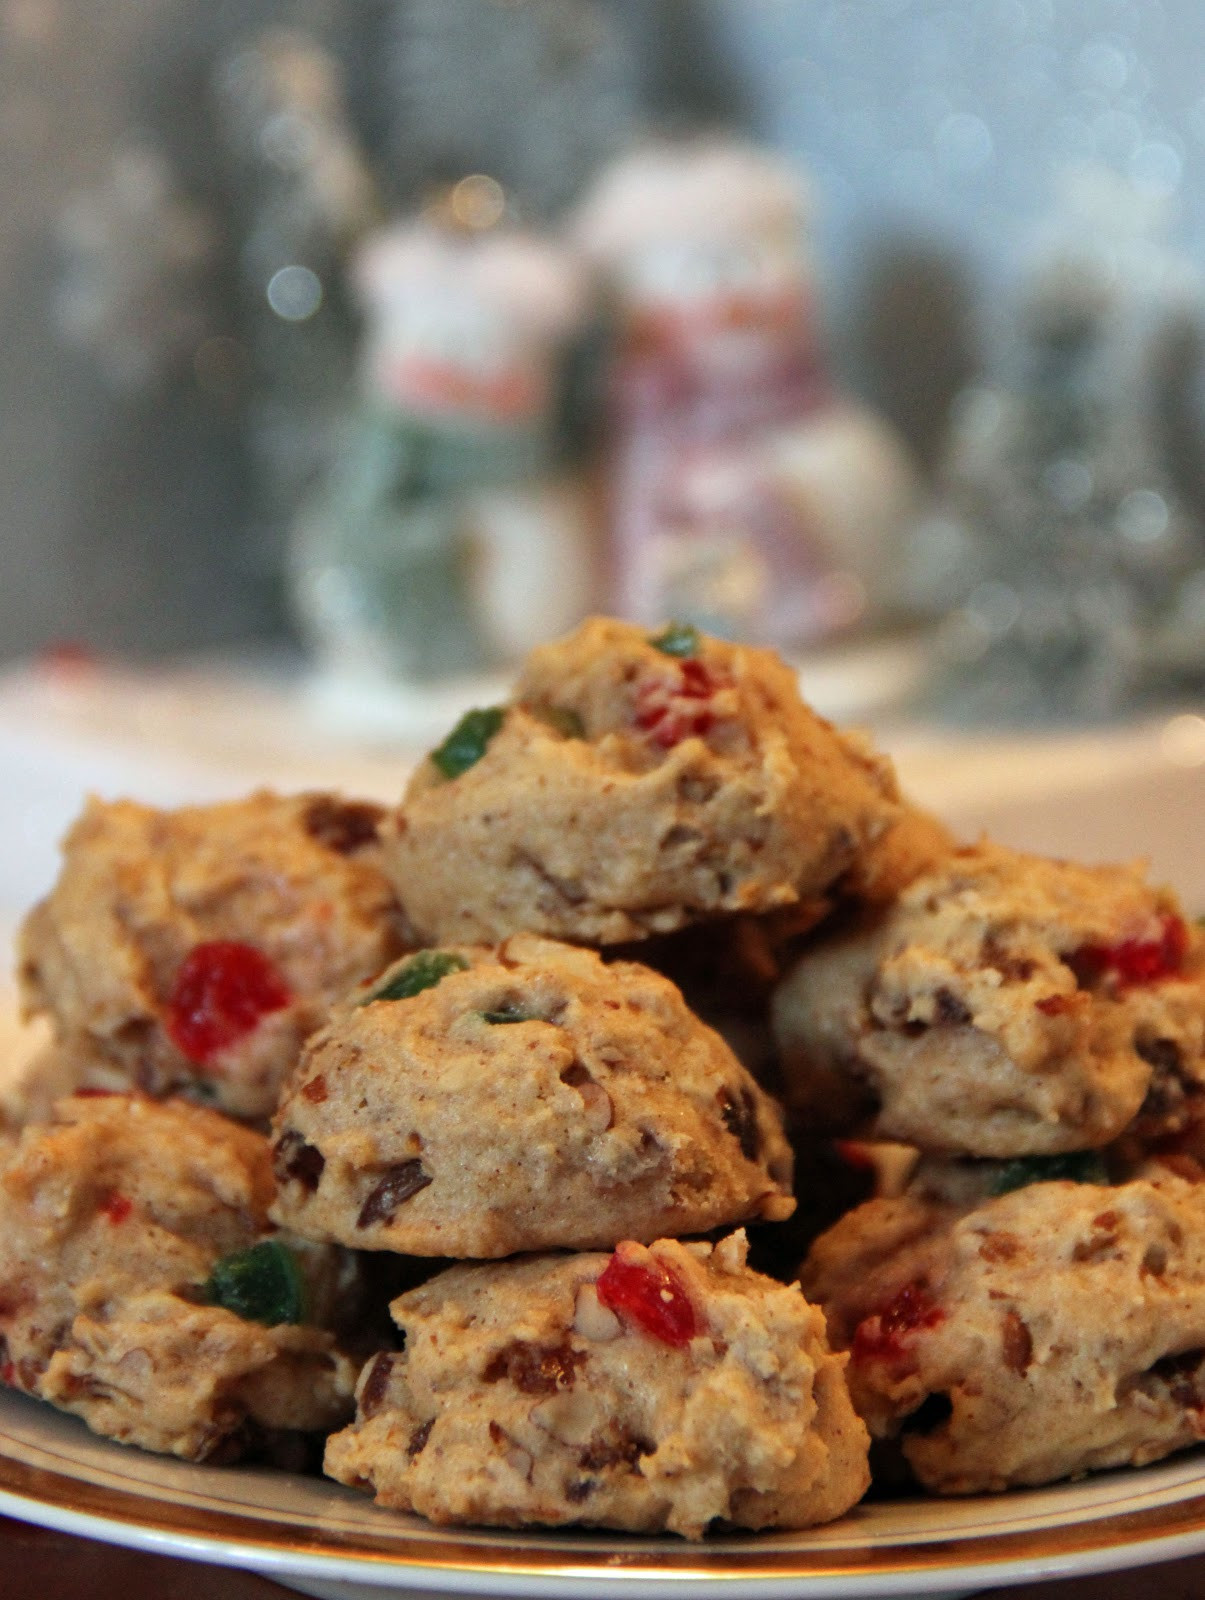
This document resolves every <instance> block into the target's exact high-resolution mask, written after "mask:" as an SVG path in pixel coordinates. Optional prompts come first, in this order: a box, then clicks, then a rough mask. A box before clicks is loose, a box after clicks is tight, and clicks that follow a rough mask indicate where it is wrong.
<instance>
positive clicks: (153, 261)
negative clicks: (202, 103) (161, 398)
mask: <svg viewBox="0 0 1205 1600" xmlns="http://www.w3.org/2000/svg"><path fill="white" fill-rule="evenodd" d="M217 242H218V241H217V228H216V225H215V223H214V221H213V219H212V217H211V216H210V215H209V213H208V212H207V211H206V210H205V209H204V208H202V207H201V206H199V205H197V204H195V203H193V202H192V201H190V200H187V199H185V198H184V197H183V196H182V195H181V194H180V193H179V192H178V190H177V188H176V186H175V182H174V179H173V176H172V173H171V170H170V168H169V166H168V164H167V162H166V161H165V160H164V158H163V157H162V155H161V154H160V153H159V152H158V151H157V150H154V149H152V148H150V147H149V146H146V145H144V144H139V143H134V142H130V143H126V144H123V145H121V146H120V147H119V148H118V149H117V150H115V151H114V153H113V156H112V159H111V161H110V163H109V168H108V171H107V172H106V174H105V176H104V178H103V179H102V180H101V182H100V183H99V184H98V185H97V186H96V187H95V188H93V189H90V190H88V191H86V192H84V193H82V194H79V195H76V196H75V197H74V198H73V199H72V200H70V201H69V202H68V203H67V205H66V206H65V207H64V209H63V211H62V213H61V215H60V217H59V222H58V245H59V250H60V256H61V261H62V268H61V272H60V276H59V278H58V281H57V283H56V287H55V295H54V314H55V319H56V323H57V325H58V329H59V332H60V334H61V335H62V337H63V338H64V339H65V340H66V341H67V342H68V343H70V344H73V345H76V346H77V347H79V348H81V349H83V350H86V351H87V352H88V354H89V355H90V356H91V357H92V358H93V360H95V362H96V363H97V365H98V367H99V368H100V370H101V372H102V373H103V375H104V377H105V378H106V379H107V381H108V382H109V383H110V384H111V385H112V386H113V387H114V388H116V389H120V390H124V391H127V392H133V391H135V390H139V389H149V388H154V387H156V386H158V385H159V384H161V383H162V382H164V381H165V380H166V379H167V378H168V377H169V375H170V374H171V373H172V372H174V371H176V370H178V369H179V368H180V367H181V366H182V365H183V364H184V363H186V362H187V361H189V360H190V359H191V357H192V355H193V352H194V350H195V349H196V347H197V344H198V342H199V341H200V340H201V339H202V337H203V336H204V334H205V332H206V330H207V327H208V324H209V318H210V311H211V307H210V294H211V287H212V285H211V278H212V269H213V265H214V258H215V255H216V250H217Z"/></svg>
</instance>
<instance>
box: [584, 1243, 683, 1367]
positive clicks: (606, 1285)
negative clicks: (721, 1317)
mask: <svg viewBox="0 0 1205 1600" xmlns="http://www.w3.org/2000/svg"><path fill="white" fill-rule="evenodd" d="M594 1289H595V1293H596V1294H597V1295H598V1298H599V1300H600V1301H601V1303H602V1304H603V1305H604V1306H607V1307H608V1308H609V1309H610V1310H611V1311H614V1312H615V1313H616V1315H617V1316H620V1317H624V1318H626V1319H627V1320H629V1321H631V1322H634V1323H635V1324H636V1326H637V1327H638V1328H640V1329H641V1330H642V1331H643V1332H645V1333H647V1334H648V1335H649V1337H650V1338H653V1339H659V1340H660V1341H661V1343H662V1344H668V1345H673V1346H674V1347H675V1348H678V1349H680V1348H681V1347H682V1346H683V1345H687V1344H689V1343H690V1341H691V1340H692V1339H693V1338H694V1336H695V1335H696V1333H698V1331H699V1319H698V1316H697V1314H696V1312H695V1308H694V1305H693V1304H692V1302H691V1299H690V1296H689V1295H688V1294H687V1292H686V1287H685V1285H684V1284H683V1283H682V1281H681V1279H680V1278H679V1277H678V1275H677V1273H675V1272H673V1271H672V1270H671V1269H670V1268H669V1267H668V1266H666V1265H665V1263H664V1262H663V1261H658V1260H657V1258H656V1257H655V1256H651V1255H649V1256H645V1257H644V1258H643V1259H638V1258H634V1257H633V1256H631V1255H630V1254H625V1253H624V1246H623V1245H620V1246H619V1248H618V1249H617V1250H616V1252H615V1254H614V1255H613V1256H612V1257H611V1259H610V1261H608V1262H607V1265H606V1267H605V1268H604V1269H603V1272H602V1275H601V1276H600V1277H599V1280H598V1282H597V1283H596V1284H595V1286H594Z"/></svg>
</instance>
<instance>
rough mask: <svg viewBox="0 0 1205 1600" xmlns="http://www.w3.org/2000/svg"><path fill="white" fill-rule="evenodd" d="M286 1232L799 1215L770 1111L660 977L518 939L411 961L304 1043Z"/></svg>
mask: <svg viewBox="0 0 1205 1600" xmlns="http://www.w3.org/2000/svg"><path fill="white" fill-rule="evenodd" d="M273 1140H274V1144H273V1148H274V1152H275V1164H276V1174H277V1179H278V1183H279V1186H280V1193H279V1198H278V1200H277V1202H276V1205H275V1208H274V1212H273V1214H274V1216H275V1217H276V1218H277V1220H278V1221H280V1222H281V1223H283V1224H285V1225H286V1226H288V1227H290V1228H294V1229H296V1231H297V1232H299V1233H301V1234H304V1235H306V1236H307V1237H309V1238H313V1239H327V1240H337V1241H339V1242H341V1243H344V1244H350V1245H354V1246H357V1247H359V1248H362V1249H367V1250H394V1251H400V1252H402V1253H405V1254H413V1255H429V1256H430V1255H434V1256H441V1255H442V1256H452V1257H483V1258H489V1257H495V1256H504V1255H509V1254H511V1253H513V1252H515V1251H520V1250H544V1249H558V1248H564V1249H599V1248H609V1247H610V1246H611V1245H614V1244H616V1243H617V1242H618V1241H619V1240H620V1239H624V1238H637V1239H642V1240H645V1241H648V1240H651V1239H654V1238H657V1237H658V1236H659V1235H661V1234H664V1233H671V1232H672V1233H701V1232H704V1231H706V1230H707V1229H710V1228H713V1227H717V1226H720V1225H722V1224H726V1223H732V1222H739V1221H743V1220H745V1219H747V1218H757V1217H765V1218H768V1219H778V1218H782V1217H786V1216H789V1215H790V1213H791V1211H792V1210H793V1209H794V1201H793V1200H792V1199H791V1198H790V1179H791V1155H790V1147H789V1145H788V1144H787V1142H786V1139H785V1138H784V1136H783V1132H782V1127H781V1122H780V1118H779V1114H778V1108H777V1106H776V1105H775V1103H774V1102H773V1101H772V1100H771V1099H770V1098H769V1097H768V1096H767V1095H765V1094H764V1093H763V1092H762V1091H761V1090H760V1089H759V1088H758V1087H757V1085H756V1084H755V1083H754V1081H753V1080H752V1078H751V1077H750V1076H749V1074H748V1073H747V1072H746V1071H745V1069H744V1068H743V1067H742V1066H741V1065H740V1063H739V1062H738V1061H737V1060H736V1058H735V1057H734V1056H733V1054H732V1053H731V1051H730V1050H729V1049H728V1047H727V1046H726V1045H725V1044H724V1042H723V1041H722V1040H721V1039H720V1037H719V1036H718V1035H717V1034H715V1033H713V1032H712V1031H711V1029H709V1028H707V1027H705V1026H704V1025H703V1024H702V1023H701V1022H699V1020H698V1019H697V1018H696V1017H694V1016H693V1015H692V1014H691V1013H690V1012H689V1011H688V1010H687V1008H686V1005H685V1003H684V1002H683V1000H682V997H681V995H680V994H679V993H678V991H677V989H675V988H674V986H673V984H671V983H670V982H669V981H668V980H667V979H665V978H662V977H660V976H659V975H658V974H657V973H654V972H652V971H650V970H649V969H648V968H646V967H641V966H638V965H637V964H636V963H634V962H613V963H611V964H609V965H607V964H604V963H603V962H602V961H601V960H600V959H599V957H598V956H597V955H595V954H594V953H593V952H591V951H588V950H581V949H578V948H575V947H573V946H569V945H562V944H557V943H555V942H553V941H551V940H544V939H537V938H533V937H529V936H518V937H516V938H513V939H509V940H507V941H505V942H504V943H503V944H501V945H499V946H498V947H497V948H491V947H481V946H456V947H445V948H441V949H436V950H424V951H420V952H418V953H417V954H416V955H413V956H409V957H406V958H404V959H403V960H402V961H401V962H399V963H398V964H397V965H396V966H394V967H392V968H390V969H389V970H388V971H387V972H386V973H385V974H384V975H383V976H382V977H381V978H380V979H379V980H378V981H377V982H376V983H374V984H372V985H371V986H368V987H367V988H366V989H365V990H364V991H363V992H362V993H361V994H360V995H359V996H358V997H356V998H355V999H354V1000H353V1001H352V1002H349V1003H348V1004H346V1005H344V1006H342V1007H340V1008H338V1009H337V1011H336V1012H335V1014H334V1015H333V1017H332V1019H331V1022H330V1024H329V1025H328V1026H327V1027H326V1028H324V1029H323V1030H322V1031H321V1032H320V1033H318V1034H316V1035H315V1036H314V1037H313V1038H312V1039H311V1040H310V1041H309V1044H308V1045H307V1047H306V1049H305V1052H304V1054H303V1057H302V1060H301V1063H300V1065H299V1067H298V1070H297V1072H296V1073H295V1075H294V1076H293V1078H292V1079H291V1080H290V1082H289V1084H288V1085H287V1087H286V1089H285V1092H284V1094H283V1096H282V1098H281V1104H280V1109H279V1111H278V1113H277V1116H276V1119H275V1122H274V1124H273Z"/></svg>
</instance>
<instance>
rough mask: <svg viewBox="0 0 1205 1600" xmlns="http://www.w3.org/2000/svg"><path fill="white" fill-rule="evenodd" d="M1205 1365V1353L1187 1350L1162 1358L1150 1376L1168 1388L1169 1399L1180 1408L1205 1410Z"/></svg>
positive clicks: (1151, 1369)
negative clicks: (1204, 1372) (1204, 1367)
mask: <svg viewBox="0 0 1205 1600" xmlns="http://www.w3.org/2000/svg"><path fill="white" fill-rule="evenodd" d="M1203 1364H1205V1351H1201V1350H1185V1351H1183V1352H1182V1353H1181V1354H1180V1355H1175V1356H1161V1357H1160V1359H1159V1360H1158V1361H1156V1362H1155V1364H1154V1366H1153V1367H1151V1368H1149V1369H1148V1370H1149V1375H1150V1377H1152V1378H1155V1379H1157V1380H1158V1382H1160V1383H1162V1384H1165V1385H1166V1386H1167V1391H1168V1395H1169V1397H1170V1398H1171V1399H1172V1400H1174V1401H1175V1403H1176V1404H1177V1405H1178V1406H1184V1407H1185V1408H1186V1409H1188V1410H1192V1411H1200V1410H1202V1409H1205V1395H1203V1394H1202V1392H1201V1387H1200V1386H1201V1377H1202V1373H1201V1368H1202V1365H1203Z"/></svg>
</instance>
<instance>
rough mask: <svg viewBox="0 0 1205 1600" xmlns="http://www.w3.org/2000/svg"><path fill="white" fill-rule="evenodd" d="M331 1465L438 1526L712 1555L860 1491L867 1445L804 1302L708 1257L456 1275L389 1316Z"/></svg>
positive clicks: (739, 1253) (330, 1455)
mask: <svg viewBox="0 0 1205 1600" xmlns="http://www.w3.org/2000/svg"><path fill="white" fill-rule="evenodd" d="M392 1311H393V1315H394V1318H395V1320H396V1322H397V1324H398V1326H399V1327H400V1328H401V1329H402V1330H403V1333H404V1335H405V1347H404V1350H403V1351H402V1352H401V1353H398V1354H383V1355H379V1356H377V1357H376V1358H375V1359H374V1360H373V1361H370V1362H369V1363H368V1365H367V1366H366V1367H365V1369H364V1372H363V1373H362V1375H361V1378H360V1383H359V1386H358V1402H359V1405H358V1413H357V1420H356V1422H355V1423H353V1424H352V1425H351V1426H350V1427H348V1428H346V1429H345V1430H344V1431H343V1432H341V1433H338V1434H336V1435H335V1436H334V1437H333V1438H331V1439H330V1440H329V1441H328V1443H327V1450H326V1470H327V1472H328V1473H329V1474H330V1475H331V1476H332V1477H334V1478H338V1479H339V1480H340V1481H341V1482H343V1483H349V1484H352V1485H354V1486H355V1487H356V1488H360V1489H366V1490H367V1491H368V1492H369V1493H371V1494H372V1495H374V1497H375V1498H376V1500H377V1501H378V1502H379V1503H380V1504H381V1505H385V1506H393V1507H397V1508H400V1509H403V1510H407V1511H417V1512H419V1513H420V1514H421V1515H423V1516H425V1517H428V1518H430V1520H431V1521H433V1522H439V1523H456V1522H476V1523H489V1524H495V1525H501V1526H503V1527H525V1526H528V1525H530V1524H545V1525H551V1526H565V1525H568V1524H573V1523H585V1524H589V1525H591V1526H595V1527H605V1528H620V1529H625V1530H628V1531H632V1532H641V1533H655V1532H660V1531H662V1530H663V1529H668V1530H670V1531H671V1532H674V1533H680V1534H684V1535H685V1536H686V1537H688V1538H698V1537H699V1536H700V1535H702V1534H703V1533H704V1532H705V1531H706V1530H707V1528H708V1527H709V1525H711V1524H712V1523H715V1522H717V1521H721V1522H724V1523H729V1524H734V1525H736V1526H738V1527H744V1528H768V1527H781V1528H803V1527H808V1526H810V1525H812V1524H813V1523H817V1522H825V1521H828V1520H829V1519H831V1518H833V1517H836V1516H840V1514H841V1513H842V1512H843V1511H846V1510H848V1508H849V1507H850V1506H851V1505H853V1504H854V1503H855V1502H856V1501H857V1500H858V1499H860V1498H861V1496H862V1494H863V1492H864V1491H865V1489H866V1485H867V1482H868V1476H869V1475H868V1472H867V1467H866V1454H867V1444H868V1441H867V1437H866V1433H865V1430H864V1429H863V1427H862V1425H861V1423H859V1421H858V1419H857V1417H856V1416H855V1415H854V1413H853V1410H852V1407H851V1406H850V1403H849V1396H848V1393H847V1391H846V1388H845V1382H844V1379H843V1376H842V1361H841V1359H840V1358H838V1357H835V1356H833V1355H832V1353H831V1352H830V1350H829V1348H828V1344H827V1342H826V1339H825V1333H824V1322H823V1319H822V1317H821V1316H820V1314H819V1312H817V1311H816V1310H815V1309H814V1308H813V1307H812V1306H809V1305H808V1304H807V1303H806V1302H805V1300H804V1299H803V1296H802V1295H801V1294H800V1293H799V1290H798V1287H797V1286H795V1285H791V1286H789V1287H788V1286H785V1285H783V1284H777V1283H774V1282H772V1281H771V1280H770V1279H768V1278H763V1277H760V1276H758V1275H757V1274H756V1273H753V1272H751V1271H749V1270H748V1268H747V1267H746V1266H745V1249H744V1236H743V1235H742V1234H740V1233H737V1234H734V1235H732V1236H731V1237H729V1238H728V1239H725V1240H724V1241H723V1242H722V1243H720V1244H718V1245H716V1246H715V1247H714V1248H713V1247H712V1246H710V1245H706V1244H687V1245H683V1244H679V1243H678V1242H676V1241H674V1240H670V1239H660V1240H657V1241H656V1242H655V1243H654V1244H652V1245H651V1246H650V1247H648V1248H645V1247H644V1246H642V1245H639V1244H634V1243H625V1244H623V1245H621V1246H620V1248H619V1249H618V1250H617V1251H616V1252H615V1254H614V1255H613V1256H610V1257H608V1256H606V1255H577V1256H569V1257H556V1256H544V1257H535V1258H530V1259H527V1260H523V1261H515V1262H504V1263H502V1264H500V1265H491V1266H461V1267H453V1268H452V1269H451V1270H450V1271H448V1272H445V1273H443V1274H441V1275H440V1276H439V1277H438V1278H435V1279H433V1280H432V1281H431V1282H430V1283H428V1284H426V1285H425V1286H424V1287H423V1288H421V1289H417V1290H415V1291H413V1292H412V1293H410V1294H406V1295H403V1296H402V1297H401V1298H400V1299H398V1300H396V1301H395V1302H394V1304H393V1307H392Z"/></svg>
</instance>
